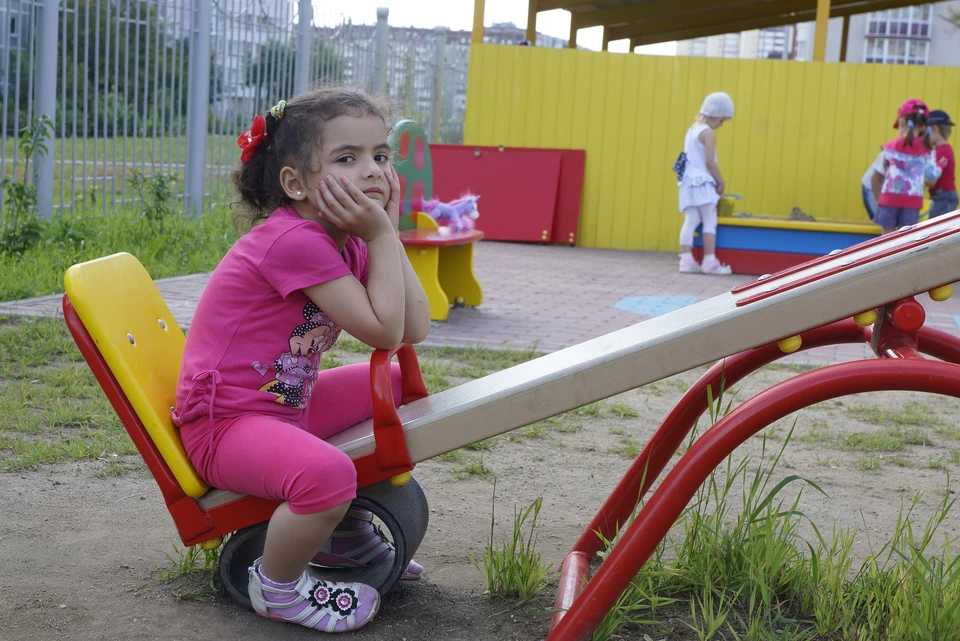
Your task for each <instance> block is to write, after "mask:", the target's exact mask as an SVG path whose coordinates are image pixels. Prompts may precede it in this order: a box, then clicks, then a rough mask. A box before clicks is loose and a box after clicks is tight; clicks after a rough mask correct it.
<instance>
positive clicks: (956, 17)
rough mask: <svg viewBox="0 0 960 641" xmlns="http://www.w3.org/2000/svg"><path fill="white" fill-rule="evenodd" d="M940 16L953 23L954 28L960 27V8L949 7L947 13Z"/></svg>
mask: <svg viewBox="0 0 960 641" xmlns="http://www.w3.org/2000/svg"><path fill="white" fill-rule="evenodd" d="M940 17H941V18H943V19H944V20H946V21H947V22H949V23H950V24H951V25H953V28H954V29H960V9H955V8H953V7H949V8H948V9H947V15H945V16H940Z"/></svg>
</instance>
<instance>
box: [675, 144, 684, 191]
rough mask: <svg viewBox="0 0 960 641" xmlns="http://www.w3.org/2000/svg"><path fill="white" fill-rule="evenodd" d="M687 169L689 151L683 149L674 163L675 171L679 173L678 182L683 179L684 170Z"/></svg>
mask: <svg viewBox="0 0 960 641" xmlns="http://www.w3.org/2000/svg"><path fill="white" fill-rule="evenodd" d="M686 169H687V152H685V151H681V152H680V155H679V156H677V160H676V161H675V162H674V163H673V173H675V174H677V184H678V185H679V184H680V183H681V182H682V181H683V172H684V171H686Z"/></svg>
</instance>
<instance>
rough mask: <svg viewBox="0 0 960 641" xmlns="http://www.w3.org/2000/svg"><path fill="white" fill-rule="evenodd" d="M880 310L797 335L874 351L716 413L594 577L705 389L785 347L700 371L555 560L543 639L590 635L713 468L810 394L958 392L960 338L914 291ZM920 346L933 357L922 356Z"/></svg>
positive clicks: (685, 430) (700, 405)
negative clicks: (555, 579)
mask: <svg viewBox="0 0 960 641" xmlns="http://www.w3.org/2000/svg"><path fill="white" fill-rule="evenodd" d="M878 312H879V314H878V318H877V320H876V322H875V323H874V325H873V327H859V326H857V324H856V323H855V322H854V321H853V320H844V321H837V322H835V323H831V324H829V325H824V326H822V327H819V328H816V329H813V330H810V331H808V332H804V333H803V334H801V339H802V349H812V348H814V347H822V346H826V345H838V344H845V343H861V342H866V343H869V344H870V345H871V347H872V348H873V350H874V352H875V353H876V354H877V355H878V356H879V357H880V358H879V359H869V360H860V361H853V362H849V363H840V364H837V365H831V366H827V367H823V368H820V369H816V370H813V371H810V372H806V373H803V374H800V375H797V376H795V377H793V378H790V379H788V380H786V381H783V382H781V383H779V384H777V385H774V386H773V387H771V388H769V389H767V390H765V391H763V392H761V393H759V394H757V395H756V396H754V397H753V398H751V399H750V400H748V401H746V402H744V403H743V404H741V405H740V406H739V407H737V408H736V409H734V410H733V411H731V412H730V413H729V414H728V415H726V416H725V417H723V418H722V419H720V420H719V421H718V422H717V423H716V424H715V425H713V426H712V427H711V428H710V429H708V430H707V431H706V432H704V434H703V435H702V436H700V438H699V439H697V441H696V442H695V443H694V444H693V445H692V446H691V447H690V449H689V450H688V451H687V452H686V453H685V454H684V455H683V457H682V458H681V459H680V460H679V461H678V462H677V464H676V465H675V466H674V468H673V469H672V470H671V471H670V473H669V474H667V476H666V478H664V480H663V482H662V483H661V484H660V486H659V487H658V488H657V490H656V491H655V492H654V493H653V495H652V496H651V497H650V499H649V501H647V503H646V505H644V507H643V509H641V510H640V512H639V514H638V515H637V517H636V519H635V520H634V521H633V523H632V524H631V525H630V526H629V527H628V528H627V529H626V530H625V531H624V532H623V533H622V535H621V538H620V540H619V541H618V542H617V544H616V545H615V546H614V548H613V549H612V550H611V551H610V554H609V555H608V556H607V558H606V559H605V560H604V561H603V563H602V564H601V565H600V567H599V568H598V570H597V572H596V574H594V576H593V577H592V578H591V577H590V574H589V572H590V559H591V558H592V557H593V555H594V554H596V553H597V552H598V551H599V550H600V548H601V547H602V545H603V543H602V541H603V539H606V540H613V539H614V537H615V536H616V535H617V532H618V530H619V528H620V525H621V524H624V523H628V522H629V520H630V517H631V515H632V514H633V512H634V510H635V509H636V508H637V505H639V503H640V501H641V500H642V499H643V496H644V495H645V494H646V492H647V491H648V490H649V489H650V487H651V486H652V485H653V483H654V482H655V481H656V480H657V477H658V476H659V475H660V473H661V472H662V471H663V469H664V467H666V465H667V463H668V462H669V461H670V459H671V457H672V456H673V455H674V453H675V452H676V451H677V448H678V447H679V446H680V444H681V443H682V442H683V441H684V439H685V438H686V437H687V435H688V434H689V433H690V430H691V429H692V428H693V425H694V423H695V422H696V420H697V418H698V417H699V416H700V415H701V414H703V412H704V411H705V410H706V409H707V399H708V396H707V388H710V389H711V392H712V396H713V398H717V397H718V396H719V394H720V392H721V389H722V388H728V387H729V386H730V385H732V384H733V383H736V382H737V381H739V380H741V379H742V378H744V377H745V376H747V375H749V374H751V373H753V372H755V371H756V370H758V369H760V368H761V367H763V366H764V365H767V364H769V363H772V362H774V361H776V360H777V359H779V358H781V357H783V356H784V353H783V352H782V351H781V349H780V347H779V346H778V344H777V343H771V344H769V345H765V346H763V347H759V348H757V349H752V350H747V351H744V352H741V353H739V354H735V355H734V356H731V357H729V358H726V359H724V360H723V361H721V362H719V363H716V364H715V365H714V366H713V367H711V368H710V369H709V370H708V371H707V372H706V373H705V374H704V375H703V376H702V377H700V379H699V380H698V381H697V383H696V384H695V385H693V386H692V387H691V388H690V389H689V390H687V392H686V393H685V394H684V395H683V397H682V398H681V399H680V401H679V402H678V403H677V405H676V406H675V407H674V409H673V411H671V412H670V414H669V415H668V416H667V418H666V419H664V421H663V423H662V424H661V425H660V428H659V429H658V430H657V431H656V433H655V434H654V435H653V437H652V438H651V439H650V442H649V443H648V444H647V446H646V447H645V448H644V449H643V451H642V452H641V453H640V455H639V456H638V457H637V458H636V460H635V461H634V462H633V464H632V465H631V466H630V468H629V469H628V470H627V472H626V474H625V475H624V476H623V478H622V479H621V480H620V483H619V484H618V485H617V487H616V488H615V489H614V490H613V492H612V493H611V494H610V496H609V497H608V498H607V500H606V502H605V503H604V504H603V506H602V507H601V508H600V511H599V512H597V514H596V516H595V517H594V518H593V520H592V521H591V522H590V525H589V526H588V527H587V528H586V530H585V531H584V532H583V534H582V535H581V536H580V539H579V540H578V541H577V543H576V545H575V546H574V548H573V550H572V551H571V552H570V554H568V555H567V557H566V558H565V559H564V561H563V563H562V564H561V567H560V582H559V587H558V591H557V598H556V601H555V604H554V608H555V614H554V616H553V620H552V622H551V626H550V633H549V635H548V636H547V641H582V640H583V639H587V638H589V636H590V634H591V633H592V631H593V630H594V629H595V628H596V626H597V625H598V624H599V623H600V621H601V620H602V619H603V617H604V616H605V615H606V613H607V612H608V611H609V610H610V609H611V608H612V607H613V605H614V604H615V603H616V600H617V599H618V598H619V596H620V594H621V593H622V592H623V591H624V590H625V589H626V588H627V586H628V585H629V583H630V581H631V579H632V578H633V577H634V576H636V574H637V572H639V571H640V568H642V567H643V564H644V563H646V561H647V559H649V558H650V555H651V554H652V553H653V551H654V550H655V549H656V547H657V545H659V544H660V542H661V541H662V540H663V538H664V537H665V536H666V534H667V531H668V530H669V529H670V527H671V526H672V525H673V524H674V523H675V522H676V519H677V518H678V517H679V516H680V514H681V512H682V511H683V509H684V508H685V507H686V505H687V504H688V503H689V502H690V499H691V498H692V497H693V495H694V494H695V493H696V491H697V489H698V488H699V487H700V486H701V485H702V484H703V482H704V481H705V480H706V479H707V477H708V476H709V475H710V473H711V472H712V471H713V470H714V469H715V468H716V467H717V466H718V465H719V464H720V463H721V462H722V461H723V460H724V459H725V458H726V457H727V456H728V455H729V454H730V453H731V452H733V450H734V449H736V448H737V447H738V446H740V445H741V444H742V443H743V442H744V441H746V440H747V439H748V438H749V437H750V436H752V435H754V434H756V433H757V432H759V431H760V430H762V429H763V428H765V427H767V426H768V425H770V424H772V423H773V422H775V421H777V420H779V419H781V418H783V417H784V416H787V415H788V414H791V413H793V412H796V411H798V410H800V409H803V408H804V407H808V406H810V405H813V404H815V403H819V402H822V401H824V400H828V399H832V398H837V397H840V396H847V395H849V394H859V393H862V392H874V391H888V390H903V391H918V392H931V393H935V394H944V395H947V396H956V397H958V398H960V339H958V338H956V337H955V336H952V335H950V334H948V333H946V332H943V331H940V330H937V329H933V328H930V327H925V326H923V323H924V320H925V314H924V310H923V307H922V306H921V305H920V304H919V303H918V302H917V301H916V300H914V299H913V298H912V297H911V298H907V299H903V300H900V301H896V302H894V303H891V304H889V305H887V306H885V307H884V308H882V309H880V310H878ZM921 352H922V353H921ZM922 354H928V355H930V356H933V357H934V358H938V359H940V361H933V360H928V359H926V358H924V357H923V355H922ZM601 537H602V538H601Z"/></svg>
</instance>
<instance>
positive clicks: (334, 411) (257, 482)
mask: <svg viewBox="0 0 960 641" xmlns="http://www.w3.org/2000/svg"><path fill="white" fill-rule="evenodd" d="M237 142H238V145H239V146H240V147H241V149H242V150H243V151H242V153H241V156H240V160H241V165H240V166H239V167H238V168H237V170H236V171H235V172H234V175H233V179H234V183H235V184H236V186H237V189H238V191H239V194H240V201H239V203H238V204H239V209H238V212H237V215H236V216H235V220H236V222H237V223H238V228H241V230H242V231H246V233H245V234H244V235H243V236H242V237H241V238H240V240H238V241H237V243H236V244H235V245H234V246H233V247H232V248H231V249H230V251H228V252H227V254H226V256H224V258H223V260H222V261H221V262H220V264H219V265H218V266H217V268H216V270H215V271H214V273H213V275H212V276H211V278H210V281H209V283H208V285H207V287H206V289H205V290H204V292H203V295H202V296H201V298H200V302H199V304H198V306H197V310H196V314H195V315H194V317H193V322H192V323H191V325H190V331H189V332H188V334H187V343H186V348H185V351H184V356H183V364H182V366H181V370H180V380H179V384H178V386H177V404H176V408H175V409H174V412H173V416H174V421H175V422H176V424H177V425H178V426H179V428H180V435H181V438H182V439H183V444H184V447H185V448H186V451H187V456H188V457H189V458H190V461H191V463H193V465H194V467H195V468H196V469H197V472H198V473H199V474H200V476H201V477H202V478H203V479H204V480H205V481H206V482H207V483H209V484H210V485H212V486H214V487H218V488H223V489H226V490H231V491H234V492H240V493H245V494H252V495H255V496H261V497H264V498H268V499H274V500H279V501H282V504H281V505H280V506H279V507H278V508H277V509H276V511H275V512H274V513H273V516H272V518H271V519H270V523H269V525H268V527H267V537H266V543H265V545H264V550H263V557H262V558H260V559H257V561H256V562H254V564H253V566H252V567H251V568H250V571H249V574H250V580H249V592H250V600H251V601H252V603H253V607H254V609H255V610H256V611H257V613H258V614H260V615H262V616H265V617H267V618H270V619H276V620H281V621H290V622H293V623H298V624H300V625H304V626H307V627H310V628H315V629H317V630H321V631H325V632H344V631H347V630H353V629H356V628H359V627H361V626H362V625H364V624H366V623H367V622H368V621H370V620H371V619H372V618H373V616H374V615H375V614H376V612H377V609H378V608H379V606H380V595H379V594H378V593H377V591H376V590H375V589H373V588H372V587H370V586H367V585H363V584H359V583H352V584H347V583H332V582H326V581H318V580H316V579H313V578H311V577H310V576H309V575H308V574H307V573H306V572H305V569H306V567H307V565H308V564H309V563H310V562H318V563H321V564H324V565H334V564H342V565H361V564H364V563H381V562H385V561H386V560H387V559H388V558H390V557H391V554H390V553H391V551H392V549H391V547H390V544H389V543H388V542H386V541H384V540H383V538H382V537H381V535H380V533H379V531H378V530H376V529H375V528H374V526H373V523H372V515H371V514H370V513H369V512H366V511H362V510H356V509H349V508H350V502H351V501H352V499H353V498H354V497H355V496H356V490H357V480H356V471H355V469H354V466H353V463H352V462H351V460H350V459H349V457H347V455H346V454H344V453H343V452H341V451H340V450H338V449H337V448H335V447H333V446H331V445H329V444H327V443H326V442H325V441H324V440H323V439H324V438H326V437H328V436H330V435H331V434H335V433H337V432H339V431H341V430H343V429H345V428H347V427H349V426H351V425H353V424H355V423H357V422H359V421H361V420H364V419H366V418H369V417H370V416H371V415H372V402H371V395H370V383H369V381H370V371H369V365H366V364H360V365H351V366H348V367H338V368H334V369H329V370H323V371H321V369H320V358H321V356H322V354H323V353H324V352H325V351H327V350H329V349H330V348H331V347H332V346H333V344H334V343H335V342H336V340H337V337H338V336H339V334H340V330H341V328H342V329H344V330H346V331H347V332H348V333H349V334H350V335H352V336H354V337H356V338H357V339H359V340H361V341H363V342H365V343H367V344H368V345H371V346H372V347H376V348H382V349H389V348H392V347H395V346H396V345H398V344H399V343H401V342H404V343H417V342H420V341H422V340H423V339H424V338H425V337H426V334H427V330H428V329H429V326H430V317H429V307H428V305H427V299H426V295H425V294H424V292H423V288H422V287H421V286H420V282H419V280H418V279H417V276H416V274H415V273H414V271H413V269H412V267H411V266H410V263H409V262H408V261H407V259H406V255H405V253H404V251H403V248H402V246H401V244H400V241H399V239H398V237H397V221H398V218H399V200H400V185H399V181H398V179H397V175H396V172H395V171H394V169H393V166H392V165H391V163H390V147H389V145H388V144H387V126H386V120H385V118H384V115H383V111H382V110H381V109H380V108H379V107H378V106H377V105H376V104H375V103H374V102H373V101H372V100H371V99H370V98H368V97H367V96H365V95H364V94H362V93H359V92H355V91H352V90H346V89H332V88H321V89H317V90H313V91H310V92H307V93H305V94H302V95H299V96H297V97H296V98H294V99H292V100H291V101H290V102H284V101H281V102H280V103H278V104H277V105H276V106H275V107H273V108H272V109H271V110H270V113H269V114H268V115H267V116H266V117H265V118H263V117H261V116H260V115H257V116H255V117H254V123H253V127H252V128H251V130H250V131H247V132H244V133H243V134H242V135H241V136H240V139H239V140H238V141H237ZM393 374H394V381H393V382H394V398H396V399H400V379H399V370H398V369H397V368H396V367H395V368H394V371H393ZM422 570H423V568H422V567H420V566H419V565H418V564H416V563H414V562H411V564H410V566H409V567H408V568H407V574H406V578H417V577H419V575H420V572H421V571H422Z"/></svg>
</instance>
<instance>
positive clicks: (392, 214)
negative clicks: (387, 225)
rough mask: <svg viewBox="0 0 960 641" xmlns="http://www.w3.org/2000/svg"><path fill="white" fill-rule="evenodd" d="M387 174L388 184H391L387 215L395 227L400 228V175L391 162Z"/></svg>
mask: <svg viewBox="0 0 960 641" xmlns="http://www.w3.org/2000/svg"><path fill="white" fill-rule="evenodd" d="M385 173H386V175H387V184H388V185H390V199H389V200H388V201H387V207H386V211H387V217H388V218H389V219H390V222H391V224H392V225H393V228H394V229H399V228H400V176H398V175H397V170H396V169H394V168H393V163H390V170H389V171H387V172H385Z"/></svg>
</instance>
